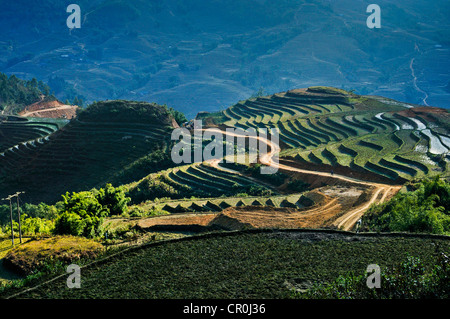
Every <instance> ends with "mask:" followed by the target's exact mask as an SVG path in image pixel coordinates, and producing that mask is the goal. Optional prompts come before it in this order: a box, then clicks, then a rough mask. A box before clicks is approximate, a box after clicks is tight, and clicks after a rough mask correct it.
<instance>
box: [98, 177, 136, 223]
mask: <svg viewBox="0 0 450 319" xmlns="http://www.w3.org/2000/svg"><path fill="white" fill-rule="evenodd" d="M94 194H95V197H96V198H97V200H98V202H99V203H100V204H101V205H102V206H103V208H106V209H107V210H108V215H121V214H123V213H124V212H126V211H127V210H128V206H127V204H128V203H129V202H130V200H131V199H130V198H129V197H126V195H125V192H124V190H123V189H122V188H120V187H117V188H115V187H113V186H112V185H111V184H106V186H105V188H101V189H100V190H98V191H97V190H94Z"/></svg>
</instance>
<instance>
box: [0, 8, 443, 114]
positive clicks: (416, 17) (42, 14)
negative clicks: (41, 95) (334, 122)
mask: <svg viewBox="0 0 450 319" xmlns="http://www.w3.org/2000/svg"><path fill="white" fill-rule="evenodd" d="M70 3H71V1H69V0H63V1H56V0H44V1H40V2H39V3H30V2H29V1H25V0H17V1H11V2H8V3H5V4H3V6H2V10H1V12H0V39H2V40H1V41H0V71H2V72H5V73H7V74H16V75H17V76H19V77H22V78H25V79H30V78H32V77H36V78H40V79H43V80H44V81H46V82H48V81H50V79H56V78H57V79H58V81H59V82H58V83H60V85H58V88H55V91H56V92H55V94H56V97H57V98H59V99H61V98H62V96H63V95H64V94H65V90H66V91H67V90H70V94H71V95H74V94H78V95H79V96H83V97H85V100H86V102H87V103H88V104H89V103H91V102H93V101H98V100H105V99H125V100H142V101H154V102H157V103H159V104H162V103H167V104H168V105H169V106H172V107H174V108H176V109H179V110H180V111H182V112H184V113H185V114H186V115H187V116H188V117H189V118H193V117H194V116H195V114H196V113H197V112H199V111H205V110H206V111H217V110H219V109H224V108H226V107H228V106H230V105H232V104H233V103H234V102H235V101H237V100H242V99H246V98H248V97H249V96H251V95H252V94H254V93H255V92H257V91H258V90H259V89H260V88H261V87H262V88H263V89H264V91H265V92H267V93H268V94H270V93H276V92H282V91H287V90H290V89H294V88H298V87H310V86H315V85H322V84H323V83H326V84H327V85H329V86H333V87H338V88H343V89H347V90H349V89H354V90H355V93H358V94H362V95H379V96H385V97H388V98H392V99H395V100H398V101H403V102H407V103H413V104H420V105H425V106H427V105H431V106H438V107H444V108H446V107H449V105H448V101H449V97H450V91H449V90H448V85H449V83H450V75H449V74H448V72H442V70H448V69H449V67H450V65H449V63H450V62H449V61H450V59H449V57H450V42H449V40H448V39H449V38H450V33H449V32H450V31H449V30H450V27H449V21H448V15H447V12H449V11H450V4H449V2H448V1H445V0H439V1H433V2H423V1H419V0H413V1H406V0H403V1H393V0H381V1H379V2H377V4H379V5H380V7H381V9H382V27H381V29H369V28H367V26H366V19H367V17H368V14H367V13H366V8H367V6H368V4H370V2H369V1H365V0H356V1H354V0H352V1H350V0H343V1H327V0H314V1H303V0H282V1H268V0H244V1H239V2H236V1H233V2H230V1H225V0H213V1H203V0H189V1H181V0H157V1H144V0H131V1H123V0H117V1H103V0H96V1H86V0H80V1H78V2H77V3H78V4H79V5H80V7H81V10H82V16H83V21H82V27H81V29H77V30H72V31H69V30H68V28H67V26H66V25H65V23H66V19H67V17H68V14H67V13H66V10H65V9H66V7H67V5H68V4H70ZM217 8H220V10H217ZM54 82H57V81H54ZM73 90H75V91H76V92H74V91H73Z"/></svg>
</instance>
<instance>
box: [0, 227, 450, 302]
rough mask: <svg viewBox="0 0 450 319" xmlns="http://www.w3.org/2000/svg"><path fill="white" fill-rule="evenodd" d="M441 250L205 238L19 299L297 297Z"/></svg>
mask: <svg viewBox="0 0 450 319" xmlns="http://www.w3.org/2000/svg"><path fill="white" fill-rule="evenodd" d="M199 238H200V239H201V240H198V239H199ZM437 247H438V249H437ZM437 250H439V251H442V252H445V253H447V254H448V253H449V252H450V241H449V239H448V238H444V237H433V236H416V235H410V236H407V235H390V236H380V235H371V236H368V235H365V236H363V235H356V234H351V233H343V232H318V231H312V230H304V231H253V232H251V231H250V232H249V231H247V232H238V233H228V234H219V235H207V236H200V237H193V238H189V239H183V240H175V241H169V242H165V243H162V244H158V243H156V244H150V245H144V246H142V247H140V248H137V249H136V248H134V249H131V250H129V251H126V252H123V253H122V254H119V255H116V256H114V257H112V258H110V259H107V260H104V261H103V262H99V263H94V264H92V265H90V266H87V267H85V268H82V270H81V276H82V277H81V278H82V280H81V288H80V289H68V288H67V287H66V276H62V277H61V278H60V279H58V280H56V281H52V282H50V283H48V284H44V285H41V286H39V287H38V288H37V289H34V290H31V291H29V292H26V293H24V294H21V295H19V296H17V297H19V298H125V299H126V298H144V299H146V298H292V297H293V296H295V294H293V290H294V289H297V290H298V289H305V288H308V287H310V285H311V284H314V283H323V282H330V281H332V280H334V279H336V278H337V277H338V276H339V275H342V274H346V273H348V272H354V273H355V274H358V275H359V274H362V273H364V271H365V269H366V267H367V265H369V264H378V265H379V266H380V267H381V269H382V270H383V269H387V267H392V266H394V265H396V264H398V263H400V262H401V261H403V260H404V259H405V258H406V257H407V256H408V255H411V256H415V257H419V258H421V259H422V260H423V261H424V263H425V265H426V266H427V267H429V266H430V264H431V263H433V262H434V259H435V258H436V254H437ZM9 293H11V291H10V292H9Z"/></svg>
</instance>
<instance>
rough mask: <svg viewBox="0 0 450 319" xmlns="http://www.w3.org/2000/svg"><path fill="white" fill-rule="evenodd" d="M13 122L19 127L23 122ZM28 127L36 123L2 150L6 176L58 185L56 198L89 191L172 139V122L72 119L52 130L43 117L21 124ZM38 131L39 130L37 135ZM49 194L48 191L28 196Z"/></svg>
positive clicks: (33, 184)
mask: <svg viewBox="0 0 450 319" xmlns="http://www.w3.org/2000/svg"><path fill="white" fill-rule="evenodd" d="M44 123H45V122H44ZM3 125H5V124H1V125H0V127H1V126H3ZM10 126H14V127H17V129H19V128H18V126H19V125H18V124H13V125H10ZM7 127H9V126H7ZM23 127H29V128H30V130H29V131H26V132H27V133H26V134H29V135H27V136H29V137H30V139H29V140H26V141H25V142H20V143H19V144H15V145H14V146H12V147H9V148H8V149H6V150H5V151H4V152H2V153H1V154H0V178H4V179H5V180H8V179H9V178H14V180H15V181H16V182H20V185H21V187H22V188H30V189H34V190H36V189H39V187H41V188H42V187H44V188H50V189H53V191H54V192H55V194H54V195H53V198H52V199H53V200H54V199H57V198H58V197H60V195H61V194H63V193H65V192H66V191H72V190H73V191H75V190H86V189H90V188H92V187H94V186H96V184H97V183H98V182H95V181H100V180H102V179H106V180H110V179H111V177H112V176H114V175H115V174H117V173H118V172H120V170H121V169H122V168H123V167H125V166H127V165H129V164H130V163H133V162H134V161H136V160H138V159H139V158H141V157H143V156H145V155H146V154H148V153H150V152H151V151H152V150H154V148H155V145H156V144H161V143H162V142H164V141H167V139H168V138H170V134H169V132H170V131H169V128H168V127H163V126H161V127H158V126H155V125H153V126H149V125H145V124H139V123H107V122H80V121H78V120H72V121H71V122H70V123H69V124H67V125H66V126H64V127H63V128H62V129H60V130H58V131H56V130H54V131H52V130H51V129H50V128H48V127H47V126H45V125H44V124H43V123H42V122H41V123H39V124H36V123H33V124H26V122H25V123H24V124H21V128H23ZM30 132H31V133H30ZM33 132H35V133H36V134H35V135H32V133H33ZM38 133H41V135H39V134H38ZM8 136H10V135H8ZM15 136H16V137H17V135H15ZM33 137H34V139H31V138H33ZM23 138H25V137H23ZM23 138H22V139H23ZM11 143H13V142H12V141H11ZM80 176H83V178H80ZM68 184H70V188H68V187H67V186H66V185H68ZM22 185H23V186H22ZM5 192H7V190H5ZM49 195H50V194H49ZM45 199H46V198H45V196H41V197H40V198H31V197H30V198H27V200H30V201H43V200H45Z"/></svg>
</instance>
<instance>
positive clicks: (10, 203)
mask: <svg viewBox="0 0 450 319" xmlns="http://www.w3.org/2000/svg"><path fill="white" fill-rule="evenodd" d="M24 193H25V192H17V193H15V194H14V195H9V196H8V197H6V198H2V200H9V212H10V215H11V241H12V245H13V246H14V228H13V227H14V223H13V220H14V219H13V213H12V202H11V200H12V199H13V198H14V197H17V212H18V214H19V235H20V243H22V229H21V223H20V210H19V195H20V194H24Z"/></svg>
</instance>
